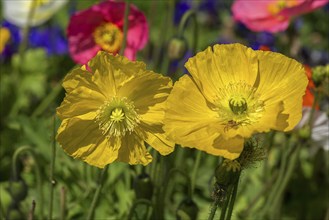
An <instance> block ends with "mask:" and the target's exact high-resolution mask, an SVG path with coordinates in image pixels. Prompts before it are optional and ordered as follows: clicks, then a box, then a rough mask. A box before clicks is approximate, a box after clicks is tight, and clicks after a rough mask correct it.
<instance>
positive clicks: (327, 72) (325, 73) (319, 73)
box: [312, 64, 329, 87]
mask: <svg viewBox="0 0 329 220" xmlns="http://www.w3.org/2000/svg"><path fill="white" fill-rule="evenodd" d="M312 72H313V74H312V78H313V81H314V83H315V85H316V86H317V87H318V86H319V85H321V84H323V83H324V81H326V80H329V64H327V65H326V66H316V67H314V68H313V69H312Z"/></svg>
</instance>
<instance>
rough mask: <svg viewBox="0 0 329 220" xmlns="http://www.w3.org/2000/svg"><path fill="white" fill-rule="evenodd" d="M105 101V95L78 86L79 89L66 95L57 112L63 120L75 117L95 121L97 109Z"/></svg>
mask: <svg viewBox="0 0 329 220" xmlns="http://www.w3.org/2000/svg"><path fill="white" fill-rule="evenodd" d="M104 101H105V97H104V96H103V94H101V93H99V92H97V91H95V90H92V89H89V88H86V87H84V86H78V88H76V89H74V90H73V91H71V92H70V93H67V94H66V96H65V98H64V100H63V102H62V103H61V105H60V107H58V108H57V109H56V112H57V115H58V117H59V118H60V119H61V120H64V119H66V118H73V117H78V118H80V119H84V120H93V119H94V118H95V117H96V111H97V109H98V108H99V107H100V106H101V105H102V104H103V103H104Z"/></svg>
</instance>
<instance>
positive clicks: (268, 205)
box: [260, 139, 294, 218]
mask: <svg viewBox="0 0 329 220" xmlns="http://www.w3.org/2000/svg"><path fill="white" fill-rule="evenodd" d="M290 140H291V139H288V140H287V141H286V146H285V147H284V149H283V150H284V154H283V156H282V163H281V166H280V171H279V176H278V179H277V180H276V182H275V183H274V186H273V189H272V190H271V192H270V194H269V197H268V199H267V201H266V204H265V206H264V207H262V211H261V212H260V218H263V216H264V215H266V213H268V211H269V210H270V209H271V208H272V202H273V199H274V198H275V196H276V194H277V191H278V189H279V188H280V185H281V184H282V181H283V179H284V176H285V174H286V168H287V164H288V161H289V156H290V154H291V153H292V152H293V150H294V147H293V146H292V147H291V148H290V149H289V148H288V147H289V145H290Z"/></svg>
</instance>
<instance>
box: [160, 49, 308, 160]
mask: <svg viewBox="0 0 329 220" xmlns="http://www.w3.org/2000/svg"><path fill="white" fill-rule="evenodd" d="M185 67H186V68H187V69H188V71H189V72H190V73H191V75H192V77H190V76H188V75H185V76H183V77H181V78H180V79H179V81H178V82H176V83H175V85H174V88H173V90H172V92H171V94H170V95H169V97H168V100H167V110H166V114H165V120H164V123H165V126H164V130H165V131H166V132H167V133H168V135H169V137H170V138H172V139H173V141H175V142H176V143H178V144H181V145H182V146H188V147H192V148H197V149H199V150H202V151H206V152H207V153H209V154H213V155H218V156H223V157H225V158H228V159H231V160H232V159H235V158H237V157H239V155H240V153H241V151H242V149H243V144H244V139H245V138H249V137H250V136H251V135H252V134H254V133H259V132H268V131H270V130H271V129H273V130H279V131H289V130H291V129H293V128H294V127H295V125H296V124H297V123H298V122H299V120H300V119H301V113H302V97H303V95H304V93H305V89H306V85H307V83H308V80H307V77H306V74H305V72H304V68H303V66H302V65H301V64H299V63H298V62H297V61H295V60H293V59H290V58H288V57H285V56H283V55H282V54H279V53H274V52H269V51H254V50H252V49H251V48H247V47H245V46H243V45H241V44H230V45H215V46H214V47H213V48H211V47H208V48H207V49H206V50H205V51H203V52H200V53H198V54H197V55H196V56H195V57H192V58H190V59H189V60H188V61H187V63H186V64H185Z"/></svg>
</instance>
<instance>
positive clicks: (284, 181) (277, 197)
mask: <svg viewBox="0 0 329 220" xmlns="http://www.w3.org/2000/svg"><path fill="white" fill-rule="evenodd" d="M300 149H301V144H300V143H299V144H298V145H297V147H296V148H295V149H294V152H293V153H292V155H291V158H290V161H289V164H288V166H287V169H286V173H285V175H284V178H283V179H282V183H281V184H280V187H279V188H278V190H277V191H276V194H275V196H274V198H273V202H272V210H273V211H275V210H277V209H276V208H277V206H278V203H279V201H280V198H281V197H282V194H283V193H284V190H285V188H286V187H287V185H288V183H289V180H290V179H291V176H292V173H293V171H294V169H295V166H296V163H297V161H298V156H299V152H300Z"/></svg>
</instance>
